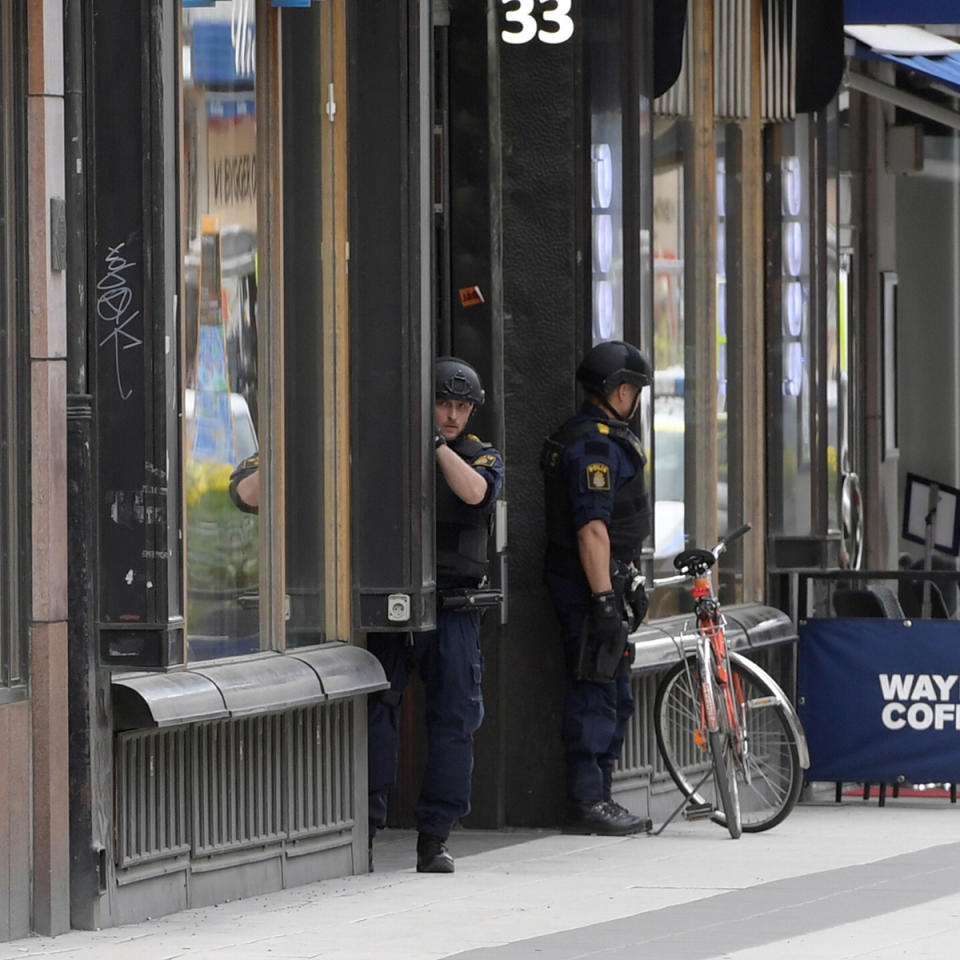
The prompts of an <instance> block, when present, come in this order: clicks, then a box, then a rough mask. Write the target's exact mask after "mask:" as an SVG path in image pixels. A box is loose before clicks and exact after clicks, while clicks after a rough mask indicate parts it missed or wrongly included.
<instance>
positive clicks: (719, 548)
mask: <svg viewBox="0 0 960 960" xmlns="http://www.w3.org/2000/svg"><path fill="white" fill-rule="evenodd" d="M752 529H753V527H752V526H751V525H750V524H749V523H745V524H744V525H743V526H742V527H737V529H736V530H734V531H733V533H728V534H727V535H726V536H725V537H721V538H720V542H719V543H718V544H717V545H716V546H715V547H714V548H713V550H712V553H713V555H714V556H715V557H719V556H720V554H721V553H723V551H724V550H726V549H727V547H728V546H729V545H730V544H731V543H733V541H734V540H739V539H740V538H741V537H742V536H743V535H744V534H746V533H749V532H750V531H751V530H752Z"/></svg>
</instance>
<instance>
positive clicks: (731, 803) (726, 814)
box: [708, 729, 743, 840]
mask: <svg viewBox="0 0 960 960" xmlns="http://www.w3.org/2000/svg"><path fill="white" fill-rule="evenodd" d="M708 737H709V741H710V756H711V758H712V760H713V783H714V786H715V787H716V790H717V804H716V805H717V807H718V808H719V809H718V810H717V814H716V815H715V817H714V819H715V820H718V821H719V820H720V819H721V818H720V814H721V813H722V814H723V817H722V822H723V824H724V825H725V826H726V828H727V830H728V831H729V832H730V836H731V837H733V839H734V840H737V839H738V838H739V837H740V834H741V833H742V832H743V825H742V823H741V820H740V792H739V790H738V789H737V758H736V751H735V750H734V748H733V741H732V736H731V733H730V731H729V730H724V729H720V730H711V731H710V733H709V734H708Z"/></svg>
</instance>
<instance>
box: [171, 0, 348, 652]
mask: <svg viewBox="0 0 960 960" xmlns="http://www.w3.org/2000/svg"><path fill="white" fill-rule="evenodd" d="M258 8H259V10H260V21H259V22H257V19H256V10H257V9H258ZM343 30H344V24H343V5H342V4H338V3H322V4H312V5H310V6H305V7H302V8H299V9H298V8H296V7H289V8H284V9H280V7H279V5H269V6H268V5H266V4H264V3H260V4H257V3H255V2H254V0H217V2H216V3H215V4H213V5H211V4H209V3H207V4H206V5H203V6H192V5H191V6H187V5H185V6H184V8H183V12H182V35H183V45H184V50H183V136H184V148H183V171H184V176H183V185H182V193H183V210H184V240H183V243H184V261H183V273H184V289H185V294H184V296H185V303H184V309H183V311H182V315H183V328H184V334H183V339H184V371H185V372H184V390H185V393H184V405H183V409H184V420H185V447H184V493H185V511H186V522H185V537H186V572H185V581H186V600H187V632H188V640H189V654H188V655H189V658H190V659H192V660H203V659H208V658H212V657H224V656H236V655H242V654H248V653H254V652H257V651H260V650H267V649H270V650H279V651H282V650H285V649H289V648H291V647H296V646H301V645H307V644H314V643H318V642H322V641H324V640H326V639H333V638H336V639H344V638H346V637H348V636H349V633H350V630H349V623H350V612H349V581H348V579H347V573H346V570H345V568H344V566H343V564H345V558H346V557H347V555H348V554H347V541H348V537H349V524H348V514H347V510H346V496H345V491H346V489H347V487H348V485H349V474H348V461H349V454H348V451H347V449H346V438H347V436H348V435H347V432H346V431H345V430H344V429H341V425H342V424H344V423H346V419H347V417H348V415H349V410H348V405H347V402H346V395H347V380H348V376H349V371H348V367H347V364H346V363H344V362H342V361H343V358H344V356H345V354H344V351H345V349H346V344H347V342H348V336H347V326H346V322H347V321H346V310H345V309H344V308H343V307H344V304H345V301H346V251H347V244H346V237H345V235H344V231H345V222H346V217H345V206H344V205H345V199H344V198H345V189H344V186H343V184H342V182H341V181H340V180H339V179H338V176H337V171H342V170H343V169H344V168H345V142H346V141H345V125H346V100H345V97H344V96H343V95H342V93H341V91H343V89H344V86H345V79H344V77H343V76H342V75H341V73H342V72H344V71H345V69H346V67H345V63H344V61H343V54H342V47H341V46H338V45H337V43H336V42H335V39H334V38H335V37H336V36H341V37H342V34H343ZM258 51H259V53H258ZM281 51H282V56H281V55H280V53H281ZM337 51H340V52H339V53H337ZM258 57H259V58H260V59H258ZM338 71H340V72H341V73H338ZM281 184H282V191H281V190H280V185H281ZM258 198H259V201H260V202H259V204H258ZM261 456H262V457H263V459H262V461H261V459H260V458H261ZM231 476H233V483H232V484H231Z"/></svg>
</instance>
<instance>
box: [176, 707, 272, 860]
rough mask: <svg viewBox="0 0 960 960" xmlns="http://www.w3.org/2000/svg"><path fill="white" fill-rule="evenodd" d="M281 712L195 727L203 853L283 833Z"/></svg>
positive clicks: (196, 817) (196, 827) (196, 846)
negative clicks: (279, 714)
mask: <svg viewBox="0 0 960 960" xmlns="http://www.w3.org/2000/svg"><path fill="white" fill-rule="evenodd" d="M282 724H283V717H282V716H265V717H250V718H247V719H244V720H223V721H220V722H217V723H211V724H205V725H203V726H200V727H196V728H194V730H193V731H192V733H193V743H194V751H193V783H194V790H193V801H194V808H193V853H194V855H195V856H204V855H206V854H210V853H214V852H218V853H219V852H222V851H224V850H233V849H236V848H238V847H246V846H249V845H250V844H258V843H267V842H269V841H271V840H278V839H280V838H281V837H282V836H283V827H282V824H283V820H282V793H281V789H282V783H283V763H282V760H283V750H282V744H283V735H282Z"/></svg>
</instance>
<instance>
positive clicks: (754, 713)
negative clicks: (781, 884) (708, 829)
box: [654, 657, 803, 833]
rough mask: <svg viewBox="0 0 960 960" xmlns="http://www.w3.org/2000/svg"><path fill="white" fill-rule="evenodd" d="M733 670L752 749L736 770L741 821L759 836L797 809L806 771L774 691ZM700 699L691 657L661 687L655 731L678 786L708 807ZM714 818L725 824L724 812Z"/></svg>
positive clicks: (674, 670)
mask: <svg viewBox="0 0 960 960" xmlns="http://www.w3.org/2000/svg"><path fill="white" fill-rule="evenodd" d="M731 669H732V675H733V677H734V678H735V679H734V684H733V689H734V690H739V692H740V695H741V696H740V699H741V704H742V705H738V706H739V709H740V715H741V717H742V722H743V726H744V731H745V744H746V746H745V750H746V753H745V757H744V758H743V760H742V761H738V763H737V764H736V765H735V766H736V769H737V786H738V790H739V794H740V816H741V822H742V826H743V829H744V831H746V832H747V833H759V832H760V831H762V830H769V829H770V828H771V827H775V826H776V825H777V824H778V823H780V822H782V821H783V819H784V818H785V817H786V816H787V815H788V814H789V813H790V811H791V810H792V809H793V807H794V804H796V802H797V798H798V797H799V796H800V789H801V787H802V786H803V770H802V769H801V767H800V754H799V751H798V750H797V744H796V740H795V739H794V736H793V732H792V730H791V728H790V725H789V724H788V723H787V721H786V719H785V715H784V710H783V707H781V706H780V704H779V703H778V702H777V700H776V699H775V697H774V696H773V691H772V690H771V689H770V688H769V687H768V686H767V685H766V684H764V683H761V682H760V681H758V680H757V679H755V678H754V677H753V676H752V675H751V674H749V673H747V672H746V671H745V670H744V669H743V668H742V667H740V666H739V665H737V664H732V665H731ZM688 670H689V672H688ZM691 681H692V685H691ZM699 697H700V691H699V679H698V675H697V669H696V663H695V661H694V659H693V658H692V657H691V658H690V660H689V663H687V662H683V661H681V662H680V663H678V664H677V665H676V666H674V667H672V668H671V669H670V670H669V671H668V672H667V674H666V676H665V677H664V678H663V680H662V681H661V682H660V684H659V686H658V688H657V696H656V700H655V703H654V729H655V732H656V735H657V746H658V747H659V749H660V754H661V756H662V757H663V761H664V765H665V766H666V768H667V771H668V772H669V774H670V776H671V777H672V778H673V782H674V783H675V784H676V785H677V787H678V788H679V789H680V790H681V792H682V793H683V794H684V795H685V796H687V797H689V798H690V799H691V800H693V801H694V802H695V803H705V802H707V798H705V797H704V796H703V795H702V794H700V793H698V792H697V791H695V790H694V786H695V784H696V783H697V781H698V780H699V779H700V777H701V776H702V775H703V772H705V769H706V761H707V757H706V753H705V748H706V742H705V738H703V737H700V739H701V743H700V744H698V742H697V739H698V734H697V733H696V731H697V730H698V728H699V726H700V705H699V704H700V701H699ZM721 714H722V712H721ZM698 768H699V770H700V772H699V774H698V772H697V771H698ZM714 819H715V820H717V821H718V822H720V823H724V822H725V820H724V818H723V815H722V814H721V813H719V812H718V813H716V814H715V815H714Z"/></svg>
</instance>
